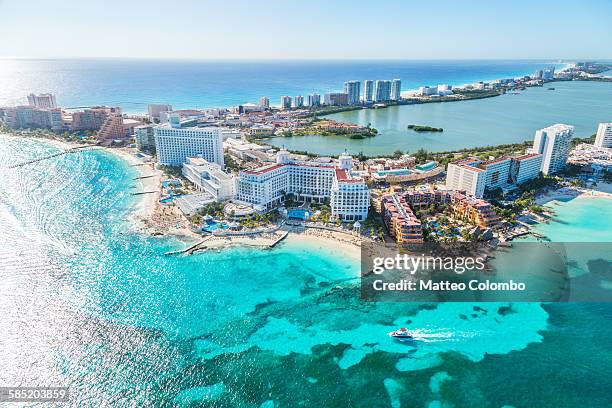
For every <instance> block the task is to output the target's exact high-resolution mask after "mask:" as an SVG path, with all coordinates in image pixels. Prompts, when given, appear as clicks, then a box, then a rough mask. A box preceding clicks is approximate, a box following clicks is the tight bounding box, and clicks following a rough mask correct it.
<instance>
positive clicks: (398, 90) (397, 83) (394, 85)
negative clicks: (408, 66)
mask: <svg viewBox="0 0 612 408" xmlns="http://www.w3.org/2000/svg"><path fill="white" fill-rule="evenodd" d="M401 98H402V81H401V79H397V78H396V79H394V80H393V81H391V100H392V101H399V100H400V99H401Z"/></svg>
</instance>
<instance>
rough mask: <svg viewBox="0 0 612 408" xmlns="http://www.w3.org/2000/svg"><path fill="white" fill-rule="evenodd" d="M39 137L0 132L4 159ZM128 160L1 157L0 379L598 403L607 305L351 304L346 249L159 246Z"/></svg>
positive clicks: (39, 146)
mask: <svg viewBox="0 0 612 408" xmlns="http://www.w3.org/2000/svg"><path fill="white" fill-rule="evenodd" d="M52 150H55V148H53V147H49V146H48V145H47V144H45V143H41V142H38V141H24V140H16V139H6V138H1V139H0V163H2V164H3V165H7V164H10V163H17V162H20V161H22V160H23V159H25V158H27V157H33V156H37V155H41V154H44V153H45V152H49V151H52ZM133 173H134V172H133V169H131V168H129V167H127V166H126V165H125V164H124V163H123V162H122V161H120V160H119V159H117V158H116V157H115V156H113V155H110V154H108V153H104V152H99V151H89V152H82V153H79V154H73V155H66V156H61V157H59V158H56V159H54V160H53V161H46V162H40V163H37V164H34V165H31V166H26V167H23V168H20V169H15V170H9V169H7V168H6V167H0V174H1V175H2V180H3V181H2V183H0V197H2V199H1V201H0V230H1V231H2V245H1V246H0V252H1V254H2V260H3V262H2V263H1V264H0V272H1V273H2V276H3V279H2V281H0V288H1V290H2V293H3V295H2V296H1V297H0V311H2V314H3V319H1V320H0V332H2V333H3V335H2V337H0V342H1V344H0V346H1V347H0V357H1V358H2V359H3V360H4V361H11V362H12V363H11V364H6V365H5V369H3V370H2V371H1V372H0V384H2V385H15V384H22V385H25V384H27V385H41V384H47V385H48V384H54V385H68V386H70V387H71V393H72V396H73V399H72V400H71V403H72V405H74V406H77V405H103V404H105V403H113V404H115V405H118V406H130V405H132V404H134V403H135V401H139V402H140V404H141V405H143V406H171V405H179V406H187V405H189V404H192V403H199V404H202V406H216V407H259V406H268V407H269V406H272V404H274V406H337V407H344V406H364V407H378V406H403V407H410V406H426V405H427V404H432V403H433V404H437V403H441V404H453V405H454V406H457V407H462V406H484V407H500V406H502V405H512V406H516V407H520V406H542V405H549V406H563V407H565V406H566V407H570V406H577V405H588V406H606V405H609V403H610V397H609V395H608V394H609V393H608V390H609V387H610V385H611V384H610V381H612V380H610V378H612V376H610V374H611V373H610V367H612V364H611V363H612V361H610V358H611V357H610V356H611V355H612V354H611V353H610V352H609V345H608V343H609V341H608V339H609V338H610V335H611V334H612V327H611V325H610V318H611V317H612V307H609V306H608V305H607V304H590V305H584V304H567V305H557V304H550V305H540V304H537V303H523V304H518V303H517V304H513V305H508V304H506V303H503V304H495V303H488V304H480V305H479V307H476V305H474V304H469V303H461V304H453V303H447V304H427V305H425V304H413V303H377V304H375V303H367V302H361V301H360V300H359V286H358V280H357V276H358V263H357V260H354V259H346V258H344V257H342V256H341V255H340V254H338V253H337V251H335V250H334V248H327V247H323V246H321V245H320V244H303V243H301V242H298V241H295V240H293V241H292V240H289V241H287V242H284V243H282V244H281V245H280V246H279V247H278V248H276V249H274V250H266V251H264V250H255V249H246V248H233V249H228V250H226V251H222V252H210V253H201V254H198V255H194V256H190V257H181V256H178V257H166V256H164V255H163V254H164V252H166V251H168V250H171V249H176V248H179V247H181V246H182V245H183V244H182V243H181V242H178V241H176V240H174V239H170V238H161V239H159V238H152V237H144V236H140V235H135V234H133V233H131V232H130V230H129V224H128V223H126V217H127V215H128V213H129V211H130V206H131V204H132V199H133V198H132V197H131V196H130V195H129V192H130V191H131V190H130V187H131V185H132V183H133V182H132V181H131V178H132V177H133V176H134V174H133ZM501 306H510V313H508V312H507V311H505V310H504V311H503V312H502V310H501V309H499V308H500V307H501ZM398 326H407V327H410V328H416V329H417V333H418V338H419V341H418V342H416V345H415V344H404V343H398V342H394V341H392V340H391V339H390V338H389V337H388V336H387V334H386V333H387V332H388V331H390V330H393V329H395V328H397V327H398ZM585 333H588V336H589V339H588V341H583V342H577V341H576V339H579V338H582V337H584V336H585ZM519 373H520V374H519Z"/></svg>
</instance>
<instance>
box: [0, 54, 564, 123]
mask: <svg viewBox="0 0 612 408" xmlns="http://www.w3.org/2000/svg"><path fill="white" fill-rule="evenodd" d="M551 65H554V66H557V67H561V66H563V64H560V63H558V62H554V61H504V60H487V61H484V60H483V61H478V60H469V61H455V60H440V61H436V60H426V61H419V60H410V61H403V60H397V61H376V60H375V61H372V60H368V61H312V60H303V61H299V60H298V61H286V60H285V61H283V60H280V61H198V60H195V61H189V60H130V59H72V60H68V59H61V60H26V59H12V60H11V59H0V85H1V86H0V106H2V105H15V104H18V103H25V102H26V99H25V96H26V95H27V94H28V93H30V92H35V93H40V92H52V93H54V94H55V95H56V96H57V102H58V104H59V105H60V106H62V107H76V106H87V105H95V104H105V105H119V106H122V107H123V108H124V110H125V111H126V112H129V113H137V112H145V111H146V105H147V104H149V103H170V104H172V105H173V107H174V108H205V107H229V106H236V105H238V104H240V103H245V102H254V103H256V102H258V101H259V98H260V97H262V96H267V97H269V98H270V102H271V103H272V104H279V99H280V97H281V96H282V95H291V96H295V95H307V94H309V93H312V92H318V93H321V94H322V93H325V92H330V91H341V90H342V86H343V82H344V81H347V80H353V79H354V80H360V81H363V80H366V79H373V80H376V79H392V78H400V79H401V80H402V89H404V90H406V89H415V88H417V87H419V86H422V85H438V84H450V85H461V84H465V83H470V82H474V81H478V80H491V79H496V78H504V77H514V76H518V75H525V74H532V73H533V72H534V71H535V70H536V69H539V68H543V67H546V66H551Z"/></svg>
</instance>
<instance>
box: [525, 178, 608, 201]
mask: <svg viewBox="0 0 612 408" xmlns="http://www.w3.org/2000/svg"><path fill="white" fill-rule="evenodd" d="M578 197H580V198H589V197H591V198H608V199H612V184H609V183H603V182H602V183H599V184H597V187H596V188H595V189H589V188H581V187H562V188H559V189H557V190H554V191H550V192H547V193H545V194H541V195H539V196H538V197H536V203H537V204H538V205H544V204H546V203H549V202H551V201H564V200H571V199H574V198H578Z"/></svg>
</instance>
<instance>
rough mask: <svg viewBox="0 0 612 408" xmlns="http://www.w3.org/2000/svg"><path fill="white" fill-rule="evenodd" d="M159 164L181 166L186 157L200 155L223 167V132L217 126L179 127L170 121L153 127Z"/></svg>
mask: <svg viewBox="0 0 612 408" xmlns="http://www.w3.org/2000/svg"><path fill="white" fill-rule="evenodd" d="M153 132H154V136H155V150H156V152H157V161H158V163H159V164H165V165H168V166H181V165H182V164H183V163H185V161H186V160H187V157H202V158H204V159H205V160H207V161H208V162H210V163H217V164H218V165H219V166H221V167H223V165H224V163H223V133H222V129H221V128H218V127H202V128H200V127H185V128H183V127H181V125H180V124H179V123H176V122H174V121H172V120H171V122H170V123H165V124H163V125H159V126H156V127H155V128H154V131H153Z"/></svg>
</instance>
